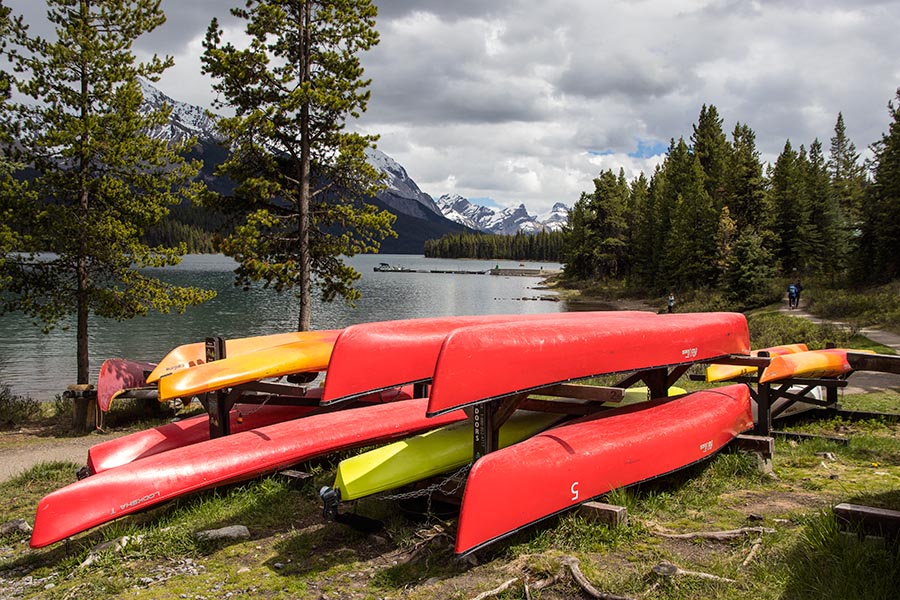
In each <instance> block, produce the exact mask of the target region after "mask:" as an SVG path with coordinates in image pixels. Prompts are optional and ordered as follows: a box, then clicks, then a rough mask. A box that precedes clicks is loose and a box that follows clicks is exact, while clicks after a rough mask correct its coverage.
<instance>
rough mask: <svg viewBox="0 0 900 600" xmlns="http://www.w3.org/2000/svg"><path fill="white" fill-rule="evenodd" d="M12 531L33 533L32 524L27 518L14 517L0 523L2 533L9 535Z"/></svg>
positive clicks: (0, 533) (0, 532)
mask: <svg viewBox="0 0 900 600" xmlns="http://www.w3.org/2000/svg"><path fill="white" fill-rule="evenodd" d="M10 533H31V525H29V524H28V523H27V522H26V521H25V519H13V520H12V521H7V522H6V523H4V524H2V525H0V535H9V534H10Z"/></svg>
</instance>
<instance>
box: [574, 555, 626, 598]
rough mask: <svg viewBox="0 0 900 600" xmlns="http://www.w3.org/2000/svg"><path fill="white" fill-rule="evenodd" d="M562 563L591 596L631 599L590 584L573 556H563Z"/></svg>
mask: <svg viewBox="0 0 900 600" xmlns="http://www.w3.org/2000/svg"><path fill="white" fill-rule="evenodd" d="M562 563H563V564H564V565H566V566H567V567H569V571H571V572H572V577H573V578H574V579H575V582H576V583H577V584H578V585H579V587H581V589H582V590H584V591H585V593H586V594H588V595H589V596H590V597H591V598H597V599H598V600H632V599H631V598H629V597H627V596H618V595H616V594H608V593H606V592H601V591H600V590H598V589H597V588H595V587H594V586H593V585H591V582H590V581H588V580H587V577H585V576H584V573H582V572H581V567H579V566H578V559H577V558H575V557H574V556H566V557H564V558H563V560H562Z"/></svg>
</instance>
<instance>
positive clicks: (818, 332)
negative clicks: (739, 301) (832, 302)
mask: <svg viewBox="0 0 900 600" xmlns="http://www.w3.org/2000/svg"><path fill="white" fill-rule="evenodd" d="M747 324H748V325H749V327H750V339H751V340H752V342H753V347H754V348H767V347H769V346H778V345H781V344H798V343H805V344H806V345H807V346H809V349H810V350H817V349H820V348H824V347H825V344H826V343H828V342H832V343H834V344H837V346H838V347H845V348H846V347H848V346H850V334H849V333H848V332H847V330H845V329H843V328H841V327H837V326H835V325H832V324H830V323H822V324H818V323H813V322H812V321H808V320H807V319H797V318H794V317H789V316H786V315H782V314H780V313H777V312H763V313H758V314H751V315H750V316H749V317H748V318H747Z"/></svg>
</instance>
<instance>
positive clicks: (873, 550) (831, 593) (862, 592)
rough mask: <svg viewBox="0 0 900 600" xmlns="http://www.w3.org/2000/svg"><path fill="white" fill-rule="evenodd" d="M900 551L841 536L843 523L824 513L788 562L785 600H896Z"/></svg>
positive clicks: (806, 528)
mask: <svg viewBox="0 0 900 600" xmlns="http://www.w3.org/2000/svg"><path fill="white" fill-rule="evenodd" d="M898 558H900V557H898V555H897V546H896V545H894V546H893V547H891V546H885V545H881V546H880V547H879V546H878V545H876V544H874V543H872V542H869V543H864V542H863V541H861V539H860V538H858V537H856V536H853V535H846V534H844V533H843V532H842V531H841V527H840V524H839V523H838V520H837V517H835V516H834V514H832V513H830V512H822V513H820V514H818V515H816V516H814V517H811V518H808V519H806V520H805V523H804V524H803V532H802V534H801V536H800V538H799V539H798V541H797V543H796V545H795V546H794V548H793V549H792V551H791V552H789V553H788V555H787V556H785V561H786V563H787V564H789V565H790V573H791V578H790V579H789V581H788V583H787V586H786V588H785V591H784V597H786V598H796V599H797V600H806V599H809V600H813V599H819V598H834V599H842V600H844V599H845V600H851V599H856V598H866V599H867V600H869V599H871V600H879V599H884V600H887V599H888V598H896V596H897V589H900V560H898Z"/></svg>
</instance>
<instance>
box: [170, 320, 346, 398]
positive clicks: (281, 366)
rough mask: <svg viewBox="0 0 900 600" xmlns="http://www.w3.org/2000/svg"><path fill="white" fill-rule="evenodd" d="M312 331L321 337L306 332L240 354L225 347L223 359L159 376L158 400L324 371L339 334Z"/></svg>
mask: <svg viewBox="0 0 900 600" xmlns="http://www.w3.org/2000/svg"><path fill="white" fill-rule="evenodd" d="M312 333H319V334H320V335H319V337H318V339H315V336H311V335H307V336H303V337H302V338H301V339H300V340H299V341H294V342H289V343H287V344H281V345H278V346H271V347H267V348H262V349H259V350H256V351H254V352H247V353H245V354H239V355H237V356H227V352H228V351H227V349H226V356H227V357H226V358H223V359H222V360H216V361H213V362H209V363H204V364H199V365H197V366H195V367H192V368H190V369H181V370H179V371H175V372H174V373H172V374H171V375H167V376H165V377H163V378H161V379H160V380H159V382H158V386H159V400H160V402H164V401H166V400H171V399H172V398H186V397H189V396H194V395H196V394H202V393H205V392H212V391H215V390H221V389H223V388H228V387H234V386H236V385H240V384H242V383H249V382H251V381H259V380H261V379H267V378H271V377H281V376H283V375H292V374H294V373H309V372H316V371H324V370H325V369H326V368H327V367H328V360H329V359H330V358H331V350H332V349H333V348H334V339H335V338H336V337H337V336H336V335H334V336H329V335H326V333H330V332H312Z"/></svg>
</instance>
